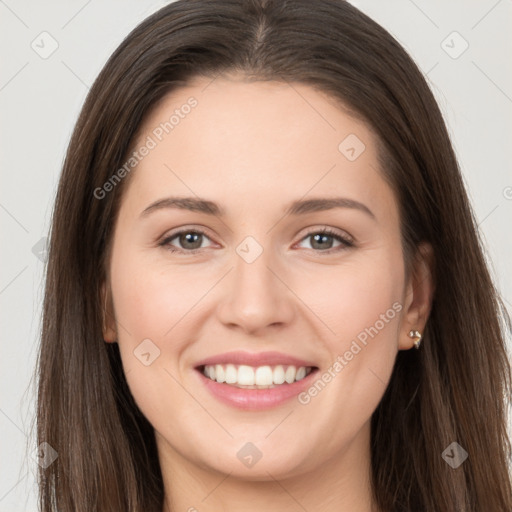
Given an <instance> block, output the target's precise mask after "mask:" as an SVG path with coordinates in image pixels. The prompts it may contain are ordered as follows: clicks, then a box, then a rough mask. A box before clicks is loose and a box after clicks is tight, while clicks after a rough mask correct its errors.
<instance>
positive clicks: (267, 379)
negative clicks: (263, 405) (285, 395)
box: [203, 364, 312, 389]
mask: <svg viewBox="0 0 512 512" xmlns="http://www.w3.org/2000/svg"><path fill="white" fill-rule="evenodd" d="M311 371H312V367H309V366H308V367H306V366H300V367H299V368H296V367H295V366H288V367H286V370H285V368H284V367H283V366H282V365H277V366H275V367H271V366H268V365H266V366H258V367H257V368H253V367H252V366H247V365H239V366H236V365H234V364H226V365H222V364H216V365H206V366H205V367H204V369H203V374H204V375H205V376H206V377H208V378H209V379H211V380H215V381H217V382H220V383H223V382H224V383H226V384H234V385H235V386H238V387H248V388H253V389H257V388H260V387H261V388H273V387H275V386H279V385H281V384H284V383H285V382H286V383H288V384H292V383H293V382H296V381H299V380H302V379H303V378H304V377H306V376H307V375H309V374H310V373H311Z"/></svg>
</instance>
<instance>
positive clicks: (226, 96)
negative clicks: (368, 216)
mask: <svg viewBox="0 0 512 512" xmlns="http://www.w3.org/2000/svg"><path fill="white" fill-rule="evenodd" d="M375 137H376V136H375V134H374V133H373V131H372V130H371V128H370V127H369V126H367V125H366V124H365V123H364V122H362V121H360V120H358V119H356V118H354V117H353V116H351V115H349V113H348V111H347V110H346V109H344V108H343V106H342V105H340V103H339V102H336V101H335V100H333V99H332V98H331V97H329V96H328V95H326V94H324V93H322V92H319V91H317V90H315V89H313V88H312V87H310V86H308V85H305V84H299V83H287V82H276V81H267V82H263V81H252V82H249V81H246V80H243V79H240V78H238V77H236V78H228V77H222V78H220V77H219V78H216V79H212V78H199V79H195V80H194V81H192V82H190V84H189V85H187V86H184V87H180V88H179V89H176V90H174V91H172V92H171V93H170V94H168V95H167V96H166V97H164V98H163V99H162V101H160V103H159V104H158V105H157V106H156V107H155V108H154V109H153V110H152V112H151V113H150V115H149V116H148V117H147V118H146V119H145V121H144V123H143V124H142V126H141V129H140V131H139V136H138V138H137V141H136V142H135V144H134V146H133V147H134V150H137V149H138V148H141V147H142V146H145V145H146V146H148V147H149V146H151V150H150V151H146V152H145V153H146V156H144V157H143V158H141V159H140V161H139V162H138V164H137V166H136V168H135V171H134V175H133V176H132V178H133V179H132V180H130V181H131V184H130V187H129V189H132V188H135V189H136V192H137V196H138V197H139V198H141V199H144V200H146V201H149V200H154V199H157V198H158V197H157V196H159V195H160V196H162V197H164V196H165V194H169V195H171V193H172V195H176V194H182V195H187V196H191V195H198V196H201V197H206V196H210V195H214V196H215V197H216V198H217V199H219V201H222V202H224V203H226V204H232V205H234V206H235V205H238V206H239V207H240V208H242V207H248V206H249V204H250V202H251V197H254V198H258V199H259V201H260V203H261V201H262V200H266V202H268V204H272V203H275V202H289V200H291V199H297V198H299V197H302V196H304V195H308V194H309V195H313V196H318V195H322V196H326V195H329V194H331V195H332V194H336V195H339V194H341V193H343V195H348V196H350V195H352V196H357V199H358V200H362V201H365V200H366V201H367V202H368V201H369V202H374V201H375V198H376V196H379V197H380V200H381V201H383V202H384V203H387V204H385V205H384V204H383V205H382V206H381V207H382V208H385V207H388V208H389V207H390V206H391V205H390V204H389V203H390V201H391V202H392V194H391V190H390V189H389V187H388V186H387V185H386V183H385V182H384V180H383V179H382V177H381V175H380V171H379V164H378V160H377V149H376V138H375ZM132 192H133V191H132Z"/></svg>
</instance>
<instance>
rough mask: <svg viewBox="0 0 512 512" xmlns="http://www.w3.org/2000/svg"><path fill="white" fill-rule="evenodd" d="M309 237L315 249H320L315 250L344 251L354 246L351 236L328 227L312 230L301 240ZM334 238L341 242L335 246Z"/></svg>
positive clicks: (326, 251)
mask: <svg viewBox="0 0 512 512" xmlns="http://www.w3.org/2000/svg"><path fill="white" fill-rule="evenodd" d="M308 239H310V240H311V241H312V242H311V245H312V249H313V250H315V249H319V250H317V251H315V252H325V253H328V254H330V253H332V252H338V251H343V250H345V249H348V248H349V247H353V246H354V241H353V240H352V239H351V238H349V237H348V236H344V235H341V234H340V233H338V232H337V231H335V230H333V229H331V228H327V227H326V228H322V229H321V230H318V231H310V232H309V233H308V234H307V235H306V236H305V237H304V238H302V240H301V241H303V240H308ZM332 239H335V240H336V241H338V242H339V245H338V247H334V248H333V246H332V245H333V241H332Z"/></svg>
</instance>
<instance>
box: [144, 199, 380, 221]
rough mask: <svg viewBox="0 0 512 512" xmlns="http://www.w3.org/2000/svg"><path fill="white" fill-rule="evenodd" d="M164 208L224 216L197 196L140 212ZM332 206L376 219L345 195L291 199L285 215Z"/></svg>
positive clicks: (162, 201) (164, 201) (157, 204)
mask: <svg viewBox="0 0 512 512" xmlns="http://www.w3.org/2000/svg"><path fill="white" fill-rule="evenodd" d="M166 208H176V209H180V210H189V211H192V212H199V213H204V214H206V215H215V216H218V217H224V216H225V215H226V211H225V210H224V208H222V207H221V206H220V205H218V204H217V203H215V202H213V201H208V200H207V199H201V198H198V197H166V198H164V199H159V200H158V201H155V202H154V203H151V204H150V205H149V206H148V207H147V208H146V209H145V210H144V211H143V212H142V213H141V217H145V216H147V215H149V214H150V213H152V212H154V211H157V210H162V209H166ZM334 208H351V209H354V210H359V211H361V212H363V213H365V214H366V215H369V216H370V217H371V218H372V219H374V220H376V218H375V215H374V213H373V212H372V211H371V210H370V209H369V208H368V207H367V206H366V205H365V204H363V203H360V202H359V201H356V200H354V199H348V198H346V197H329V198H313V199H302V200H297V201H293V202H292V203H291V204H290V205H288V207H287V209H286V211H285V215H304V214H306V213H313V212H321V211H326V210H332V209H334Z"/></svg>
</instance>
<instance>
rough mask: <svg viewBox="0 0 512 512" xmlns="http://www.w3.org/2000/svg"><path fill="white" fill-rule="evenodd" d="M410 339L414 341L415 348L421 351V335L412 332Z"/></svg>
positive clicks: (417, 332)
mask: <svg viewBox="0 0 512 512" xmlns="http://www.w3.org/2000/svg"><path fill="white" fill-rule="evenodd" d="M409 338H413V339H414V348H416V349H419V348H420V345H421V333H420V332H419V331H410V332H409Z"/></svg>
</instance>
